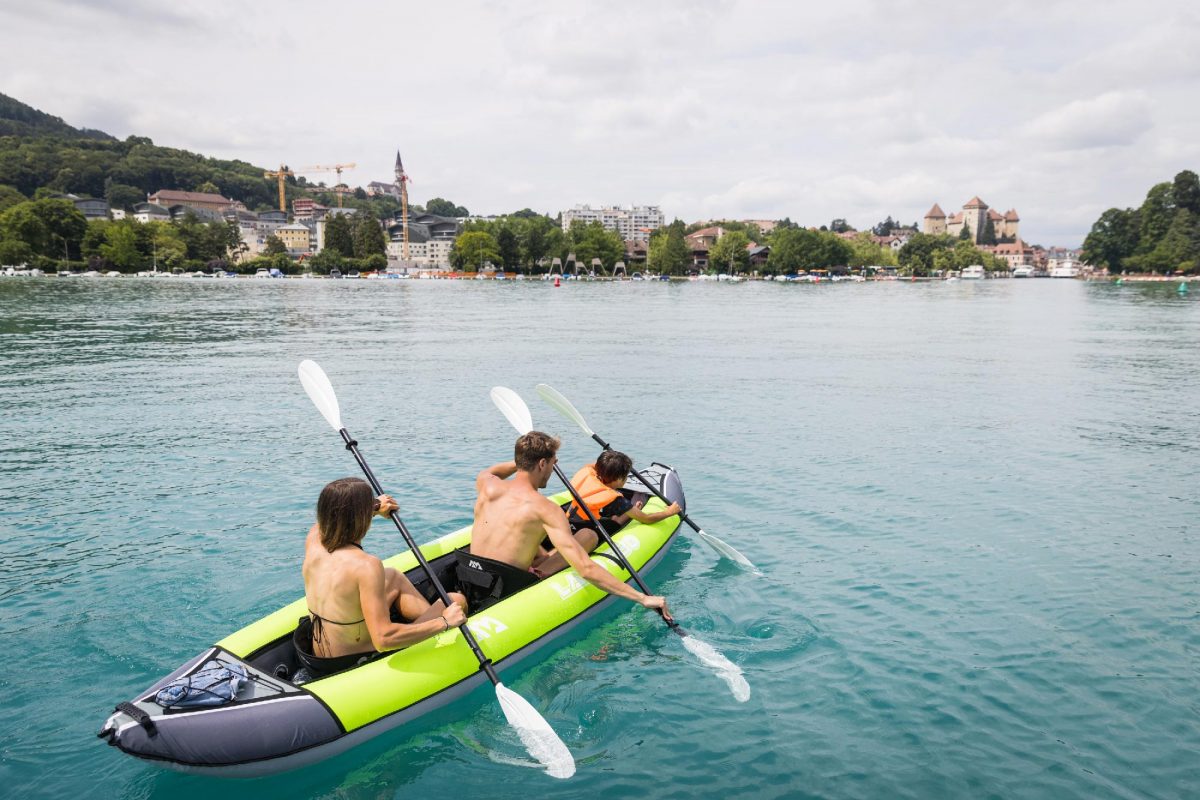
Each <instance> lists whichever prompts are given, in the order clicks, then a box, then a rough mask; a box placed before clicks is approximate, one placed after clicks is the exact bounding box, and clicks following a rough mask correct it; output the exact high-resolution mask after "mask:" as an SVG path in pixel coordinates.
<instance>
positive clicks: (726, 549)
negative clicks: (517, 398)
mask: <svg viewBox="0 0 1200 800" xmlns="http://www.w3.org/2000/svg"><path fill="white" fill-rule="evenodd" d="M537 393H538V396H540V397H541V398H542V399H543V400H545V401H546V403H547V405H549V406H550V407H551V408H553V409H554V410H555V411H557V412H558V413H560V414H562V415H563V416H564V417H566V418H567V419H569V420H570V421H571V422H574V423H575V424H576V425H578V426H579V428H580V430H582V431H583V432H584V433H586V434H587V435H588V436H590V437H592V438H593V439H595V440H596V442H597V443H598V444H599V445H600V446H601V447H603V448H604V449H605V450H611V449H612V445H610V444H609V443H608V442H606V441H604V440H603V439H601V438H600V437H599V436H598V435H597V434H596V432H595V431H593V430H592V429H591V428H590V427H589V426H588V424H587V422H586V421H585V420H584V418H583V414H580V413H579V410H578V409H577V408H575V406H574V405H572V404H571V401H570V400H568V399H567V398H566V397H564V396H563V395H562V393H561V392H558V391H557V390H555V389H554V387H552V386H550V385H549V384H545V383H539V384H538V385H537ZM633 474H634V475H635V476H637V479H638V480H639V481H641V482H642V483H644V484H645V485H646V488H647V489H649V490H650V491H651V492H653V493H654V495H655V496H656V497H657V498H658V499H659V500H662V501H663V502H664V503H666V502H667V498H665V497H663V496H662V493H661V492H660V491H658V489H655V488H654V485H653V484H652V483H650V481H649V480H647V478H646V476H645V475H643V474H642V473H640V472H638V471H637V470H636V469H635V470H634V471H633ZM680 517H682V519H683V521H684V522H686V523H687V524H688V525H689V526H691V528H692V530H694V531H695V532H696V534H697V535H698V536H699V537H700V540H701V541H703V542H704V543H706V544H707V545H708V546H709V547H711V548H712V549H713V550H716V551H717V552H718V553H720V554H721V555H723V556H725V557H726V558H728V559H729V560H730V561H733V562H734V563H735V564H740V565H741V566H743V567H745V568H746V569H748V570H750V571H751V572H753V573H754V574H755V575H759V576H761V575H762V574H763V573H762V570H760V569H759V568H758V567H756V566H754V564H753V563H751V561H750V559H748V558H746V557H745V556H744V555H742V554H741V553H739V552H738V551H737V550H736V549H735V548H734V547H733V545H731V544H729V543H727V542H724V541H722V540H721V539H718V538H717V537H716V536H713V535H712V534H711V533H705V532H704V530H702V529H701V528H700V526H699V525H697V524H696V523H695V522H693V521H692V518H691V517H689V516H688V515H687V512H686V511H684V512H681V513H680Z"/></svg>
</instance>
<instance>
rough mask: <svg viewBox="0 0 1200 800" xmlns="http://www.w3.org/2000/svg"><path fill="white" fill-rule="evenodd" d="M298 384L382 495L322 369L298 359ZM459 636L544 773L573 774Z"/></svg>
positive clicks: (403, 531) (408, 538)
mask: <svg viewBox="0 0 1200 800" xmlns="http://www.w3.org/2000/svg"><path fill="white" fill-rule="evenodd" d="M299 373H300V383H302V384H304V391H305V392H307V393H308V396H309V399H311V400H312V401H313V405H315V406H316V407H317V410H318V411H320V412H321V416H323V417H324V418H325V421H326V422H328V423H329V424H330V426H331V427H332V428H333V429H334V430H335V431H337V432H338V434H339V435H340V436H341V437H342V441H344V442H345V443H346V449H347V450H349V451H350V452H351V453H352V454H353V455H354V460H355V461H357V462H358V466H359V467H360V468H361V469H362V471H363V474H364V475H366V477H367V481H368V482H369V483H370V484H371V489H372V490H373V491H374V492H375V494H376V495H380V494H383V487H381V486H380V485H379V481H378V480H376V478H375V473H373V472H372V471H371V468H370V467H369V466H367V462H366V461H365V460H364V459H363V457H362V453H360V452H359V450H358V442H356V441H354V439H353V438H351V436H350V434H349V432H347V431H346V428H345V427H344V426H343V425H342V418H341V412H340V411H339V409H338V401H337V396H336V395H335V394H334V393H333V385H332V384H330V382H329V378H328V377H326V376H325V371H324V370H322V369H321V367H320V366H318V365H317V363H316V362H315V361H309V360H307V359H306V360H304V361H301V362H300V369H299ZM391 518H392V522H394V523H395V524H396V529H397V530H399V531H400V535H401V536H403V537H404V542H405V543H406V544H407V545H408V548H409V550H411V551H412V552H413V555H415V556H416V557H417V561H418V562H420V564H421V569H423V570H424V571H425V574H426V575H428V576H429V580H430V581H431V582H432V583H433V586H434V588H435V589H437V593H438V597H440V598H441V599H442V602H443V603H444V604H445V605H446V607H447V608H449V607H450V597H449V595H447V594H446V589H445V587H443V586H442V582H441V581H439V580H438V577H437V575H435V574H434V572H433V570H432V569H431V568H430V566H429V562H428V561H426V559H425V555H424V553H422V552H421V548H419V547H417V543H416V542H415V541H414V540H413V537H412V534H411V533H409V532H408V527H407V526H405V524H404V521H403V520H401V519H400V514H399V513H397V512H396V511H393V512H392V513H391ZM459 631H460V632H461V633H462V636H463V639H465V640H466V642H467V644H468V645H469V646H470V648H471V652H473V653H474V654H475V658H477V659H479V668H480V669H482V670H483V671H484V672H485V673H487V676H488V679H489V680H490V681H491V682H492V684H493V685H494V686H495V687H496V699H497V700H499V701H500V708H501V709H503V711H504V716H505V718H506V719H507V720H508V724H509V725H511V726H512V727H513V728H515V729H516V731H517V735H518V736H520V737H521V741H522V742H523V743H524V745H525V747H526V749H527V750H529V754H530V755H531V756H533V757H534V758H535V759H537V760H538V761H539V762H541V764H542V765H543V766H545V767H546V772H547V773H548V774H550V775H552V776H554V777H555V778H569V777H571V776H572V775H574V774H575V759H574V757H573V756H572V755H571V751H570V750H568V749H567V746H566V745H565V744H563V742H562V740H561V739H559V738H558V735H557V734H556V733H555V732H554V730H553V729H552V728H551V727H550V724H549V723H548V722H546V720H545V719H543V718H542V715H541V714H539V713H538V712H537V711H536V710H535V709H534V707H533V706H531V705H530V704H529V703H528V702H527V701H526V700H525V698H524V697H521V695H519V694H517V693H516V692H514V691H513V690H512V689H509V688H508V687H506V686H505V685H504V684H503V683H501V682H500V678H499V677H498V676H497V675H496V670H495V669H494V668H493V666H492V661H491V659H489V658H488V657H487V656H486V655H484V653H483V651H482V650H481V649H480V648H479V643H478V642H476V641H475V637H474V636H473V635H472V634H471V630H470V628H468V627H467V625H463V626H462V627H460V628H459Z"/></svg>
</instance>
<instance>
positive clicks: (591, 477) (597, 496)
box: [571, 464, 621, 519]
mask: <svg viewBox="0 0 1200 800" xmlns="http://www.w3.org/2000/svg"><path fill="white" fill-rule="evenodd" d="M571 485H572V486H574V487H575V491H577V492H579V496H580V497H582V498H583V502H584V505H586V506H587V507H588V508H589V509H591V511H592V515H593V516H595V517H596V519H599V518H600V509H602V508H604V507H605V506H606V505H608V504H609V503H611V502H612V501H613V500H616V499H617V498H618V497H620V496H621V493H620V492H618V491H617V490H616V489H612V488H609V487H608V486H605V485H604V482H603V481H602V480H600V476H599V475H597V474H596V465H595V464H588V465H587V466H586V467H584V468H583V469H581V470H579V472H576V473H575V477H573V478H571ZM571 511H572V512H574V513H575V515H576V516H578V517H579V518H580V519H587V518H588V515H587V514H585V513H584V512H583V509H581V508H580V507H579V503H577V502H575V501H574V500H572V501H571Z"/></svg>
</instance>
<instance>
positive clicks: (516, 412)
mask: <svg viewBox="0 0 1200 800" xmlns="http://www.w3.org/2000/svg"><path fill="white" fill-rule="evenodd" d="M491 395H492V402H493V403H495V404H496V408H498V409H500V413H501V414H503V415H504V416H505V418H506V419H507V420H508V421H509V424H511V425H512V426H513V427H514V428H516V429H517V433H519V434H521V435H522V436H524V435H525V434H527V433H529V432H530V431H531V430H533V417H532V416H530V414H529V406H527V405H525V401H524V400H522V399H521V395H519V394H517V393H516V392H514V391H513V390H512V389H509V388H508V387H507V386H494V387H492V391H491Z"/></svg>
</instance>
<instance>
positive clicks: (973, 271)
mask: <svg viewBox="0 0 1200 800" xmlns="http://www.w3.org/2000/svg"><path fill="white" fill-rule="evenodd" d="M985 274H986V273H985V272H984V271H983V265H982V264H972V265H971V266H969V267H966V268H964V269H963V271H962V272H961V273H960V274H959V277H960V278H962V279H963V280H964V281H981V280H983V278H984V276H985Z"/></svg>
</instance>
